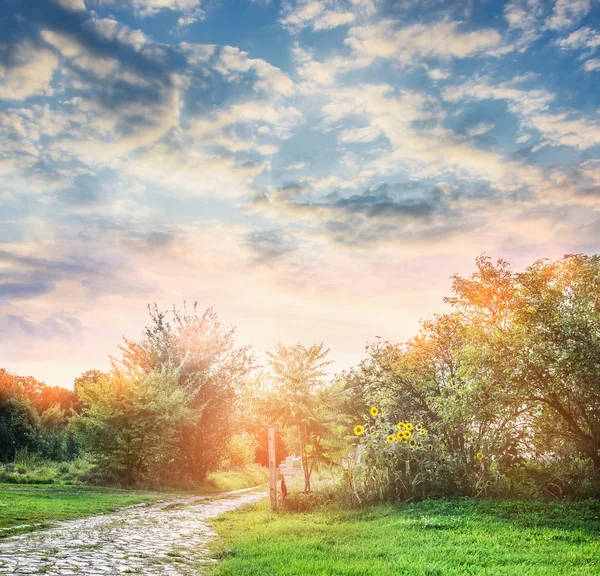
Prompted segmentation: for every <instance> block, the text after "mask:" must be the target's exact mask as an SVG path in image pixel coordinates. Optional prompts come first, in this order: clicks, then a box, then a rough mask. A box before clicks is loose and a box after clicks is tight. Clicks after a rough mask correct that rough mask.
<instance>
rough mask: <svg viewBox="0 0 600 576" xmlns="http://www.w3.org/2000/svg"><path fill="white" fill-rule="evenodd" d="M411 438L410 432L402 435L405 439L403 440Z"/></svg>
mask: <svg viewBox="0 0 600 576" xmlns="http://www.w3.org/2000/svg"><path fill="white" fill-rule="evenodd" d="M411 436H412V432H408V431H406V432H405V433H404V437H405V438H410V437H411Z"/></svg>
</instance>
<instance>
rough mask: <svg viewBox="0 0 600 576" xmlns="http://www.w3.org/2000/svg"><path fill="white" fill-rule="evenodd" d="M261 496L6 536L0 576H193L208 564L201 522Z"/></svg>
mask: <svg viewBox="0 0 600 576" xmlns="http://www.w3.org/2000/svg"><path fill="white" fill-rule="evenodd" d="M264 497H265V494H264V493H263V492H248V493H245V494H240V495H232V496H228V497H219V498H218V499H215V500H211V499H208V498H204V499H199V497H197V496H196V497H194V498H185V499H180V500H175V501H169V502H164V503H160V504H151V505H137V506H132V507H129V508H125V509H123V510H120V511H118V512H115V513H112V514H103V515H101V516H91V517H89V518H81V519H78V520H69V521H66V522H61V523H60V524H59V525H57V526H56V527H54V528H52V529H50V530H45V531H40V532H33V533H30V534H23V535H21V536H12V537H9V538H6V539H3V540H0V574H48V575H60V576H62V575H65V576H66V575H71V574H81V575H85V576H88V575H105V576H111V575H113V574H123V573H125V574H127V573H129V574H132V573H133V574H144V575H147V576H154V575H158V574H160V575H173V576H175V575H177V576H183V575H188V574H196V575H197V574H200V573H201V572H202V570H201V566H202V565H203V564H206V563H207V562H213V560H211V559H210V558H209V557H208V553H207V548H206V544H207V542H208V541H209V540H210V539H211V538H212V537H213V536H214V533H213V531H212V530H211V528H210V526H209V525H208V524H207V523H206V520H207V519H209V518H214V517H215V516H219V515H220V514H223V513H224V512H228V511H229V510H233V509H235V508H237V507H238V506H241V505H242V504H246V503H252V502H257V501H258V500H260V499H261V498H264Z"/></svg>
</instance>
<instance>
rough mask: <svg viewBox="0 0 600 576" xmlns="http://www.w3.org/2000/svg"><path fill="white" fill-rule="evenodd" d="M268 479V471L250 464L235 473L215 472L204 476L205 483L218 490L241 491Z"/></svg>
mask: <svg viewBox="0 0 600 576" xmlns="http://www.w3.org/2000/svg"><path fill="white" fill-rule="evenodd" d="M268 479H269V471H268V470H267V469H266V468H263V467H262V466H259V465H258V464H250V465H249V466H246V467H245V468H244V469H243V470H241V471H237V472H225V471H217V472H210V473H209V474H208V475H207V476H206V482H207V483H208V484H209V485H210V486H213V487H215V488H217V489H218V490H222V491H223V492H228V491H230V490H242V489H243V488H252V487H254V486H258V485H260V484H264V483H265V482H267V481H268Z"/></svg>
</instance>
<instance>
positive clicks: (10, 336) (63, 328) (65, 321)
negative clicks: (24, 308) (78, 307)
mask: <svg viewBox="0 0 600 576" xmlns="http://www.w3.org/2000/svg"><path fill="white" fill-rule="evenodd" d="M82 330H83V326H82V324H81V322H80V321H79V320H78V319H77V318H74V317H73V316H69V315H68V314H56V315H53V316H48V317H47V318H44V319H42V320H40V321H38V322H35V321H32V320H29V319H28V318H27V317H26V316H19V315H16V314H5V315H3V316H0V343H3V344H4V343H6V344H8V345H12V344H14V341H15V340H26V341H28V342H29V343H31V342H32V341H42V342H44V341H46V340H60V341H67V342H69V341H72V340H74V339H75V338H77V337H79V336H80V334H81V332H82Z"/></svg>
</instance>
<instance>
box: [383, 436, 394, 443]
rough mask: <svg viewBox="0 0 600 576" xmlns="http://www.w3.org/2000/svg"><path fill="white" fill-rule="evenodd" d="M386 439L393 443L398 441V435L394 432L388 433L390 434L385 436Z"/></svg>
mask: <svg viewBox="0 0 600 576" xmlns="http://www.w3.org/2000/svg"><path fill="white" fill-rule="evenodd" d="M385 441H386V442H387V443H388V444H393V443H394V442H395V441H396V437H395V436H394V435H393V434H388V435H387V436H386V437H385Z"/></svg>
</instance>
